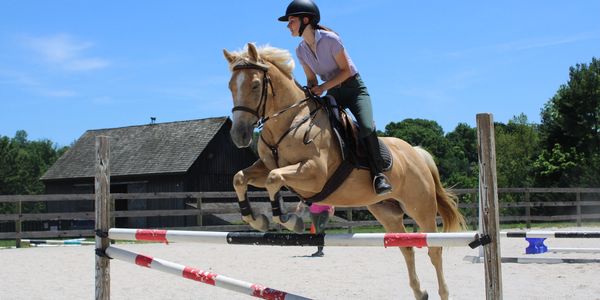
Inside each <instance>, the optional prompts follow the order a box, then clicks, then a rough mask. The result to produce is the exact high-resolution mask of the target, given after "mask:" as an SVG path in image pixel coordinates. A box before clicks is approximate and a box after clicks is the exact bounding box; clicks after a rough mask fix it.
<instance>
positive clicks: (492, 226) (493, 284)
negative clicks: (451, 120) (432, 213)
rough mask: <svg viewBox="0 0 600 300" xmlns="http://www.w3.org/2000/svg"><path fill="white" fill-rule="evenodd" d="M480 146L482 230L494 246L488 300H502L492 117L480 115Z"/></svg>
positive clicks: (488, 256)
mask: <svg viewBox="0 0 600 300" xmlns="http://www.w3.org/2000/svg"><path fill="white" fill-rule="evenodd" d="M477 144H478V147H477V149H478V151H477V152H478V157H479V194H480V197H481V203H480V206H481V220H482V222H481V225H482V226H481V228H480V229H479V230H480V232H481V233H482V234H484V235H489V237H490V238H491V243H489V244H487V245H485V246H483V253H484V267H485V268H484V269H485V285H486V286H485V291H486V299H487V300H492V299H493V300H501V299H502V267H501V255H500V231H499V227H500V222H499V218H498V183H497V179H496V142H495V138H494V121H493V119H492V115H491V114H487V113H481V114H477Z"/></svg>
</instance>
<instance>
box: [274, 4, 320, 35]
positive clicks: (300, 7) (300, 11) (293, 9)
mask: <svg viewBox="0 0 600 300" xmlns="http://www.w3.org/2000/svg"><path fill="white" fill-rule="evenodd" d="M289 16H297V17H304V16H306V17H309V18H310V24H312V25H313V26H315V25H317V24H319V21H320V20H321V13H319V7H317V5H316V4H315V3H314V2H313V1H311V0H294V1H292V3H290V5H288V7H287V9H286V10H285V15H284V16H281V17H279V19H278V20H279V21H282V22H287V21H288V18H289ZM302 25H304V24H302ZM303 27H304V26H302V27H301V28H302V30H301V32H300V35H302V31H303V29H304V28H303Z"/></svg>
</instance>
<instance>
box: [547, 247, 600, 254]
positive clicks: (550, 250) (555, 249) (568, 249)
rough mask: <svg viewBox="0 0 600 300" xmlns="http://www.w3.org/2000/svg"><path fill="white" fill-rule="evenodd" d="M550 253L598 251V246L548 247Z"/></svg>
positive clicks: (599, 249) (599, 250)
mask: <svg viewBox="0 0 600 300" xmlns="http://www.w3.org/2000/svg"><path fill="white" fill-rule="evenodd" d="M548 252H552V253H600V248H553V247H548Z"/></svg>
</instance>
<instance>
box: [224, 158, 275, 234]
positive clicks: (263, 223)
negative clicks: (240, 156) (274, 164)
mask: <svg viewBox="0 0 600 300" xmlns="http://www.w3.org/2000/svg"><path fill="white" fill-rule="evenodd" d="M268 174H269V169H267V167H265V165H264V164H263V162H262V160H260V159H259V160H257V161H256V162H255V163H254V164H252V166H250V167H248V168H246V169H243V170H241V171H239V172H237V174H235V175H234V176H233V188H234V189H235V192H236V194H237V197H238V204H239V206H240V212H241V213H242V220H243V221H244V222H246V223H248V224H250V226H251V227H252V228H254V229H256V230H260V231H267V230H268V229H269V219H268V218H267V217H266V216H265V215H264V214H260V215H259V216H258V217H256V218H255V217H254V214H253V213H252V208H251V207H250V202H249V201H248V194H247V192H248V185H253V186H255V187H260V188H264V187H265V181H266V178H267V175H268Z"/></svg>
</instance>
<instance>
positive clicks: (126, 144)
mask: <svg viewBox="0 0 600 300" xmlns="http://www.w3.org/2000/svg"><path fill="white" fill-rule="evenodd" d="M226 122H231V121H230V120H229V118H228V117H218V118H208V119H201V120H190V121H180V122H170V123H156V124H149V125H142V126H129V127H121V128H109V129H96V130H88V131H86V132H85V133H84V134H83V135H82V136H81V137H80V138H79V139H78V140H77V142H76V143H75V144H74V145H73V146H72V147H71V148H70V149H69V150H68V151H67V152H66V153H65V154H64V155H62V156H61V157H60V158H59V159H58V160H57V161H56V163H54V165H52V167H50V169H49V170H48V171H47V172H46V173H45V174H44V176H42V178H41V179H42V180H55V179H67V178H88V177H92V178H93V177H94V175H95V159H96V156H95V155H96V154H95V140H96V136H99V135H106V136H109V137H110V175H111V176H128V175H142V174H144V175H148V174H165V173H167V174H176V173H185V172H187V170H188V169H189V168H190V167H191V166H192V164H193V163H194V162H195V161H196V159H197V158H198V157H199V156H200V154H201V153H202V151H204V148H206V146H207V145H208V143H209V142H210V141H211V140H212V138H213V137H214V136H215V135H216V134H217V132H218V131H219V129H221V127H223V125H225V124H226Z"/></svg>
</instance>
